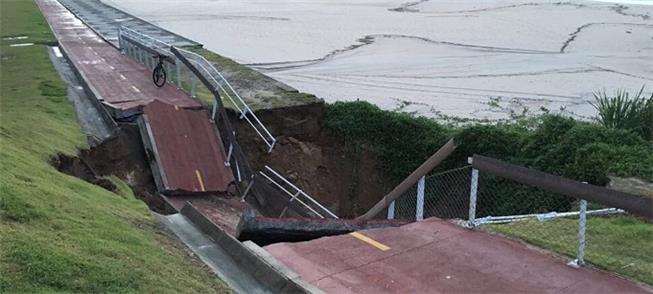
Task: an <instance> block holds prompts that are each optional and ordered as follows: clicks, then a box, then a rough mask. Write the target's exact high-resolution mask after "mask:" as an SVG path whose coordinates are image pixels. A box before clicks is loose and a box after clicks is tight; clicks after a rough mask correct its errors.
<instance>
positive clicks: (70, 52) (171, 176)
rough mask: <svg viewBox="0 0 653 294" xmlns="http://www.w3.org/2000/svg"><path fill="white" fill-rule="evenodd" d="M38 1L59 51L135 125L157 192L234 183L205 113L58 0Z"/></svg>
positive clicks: (89, 85)
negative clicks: (159, 83)
mask: <svg viewBox="0 0 653 294" xmlns="http://www.w3.org/2000/svg"><path fill="white" fill-rule="evenodd" d="M37 4H38V6H39V8H40V9H41V12H42V13H43V15H44V16H45V18H46V20H47V22H48V23H49V25H50V28H51V29H52V31H53V32H54V35H55V36H56V38H57V40H58V42H59V47H60V48H61V49H62V50H61V51H62V53H63V54H64V55H66V57H67V58H68V60H69V61H70V64H71V65H72V66H73V67H74V68H75V70H76V72H77V74H78V75H79V76H80V78H81V80H82V82H83V83H85V84H86V86H87V88H88V89H89V90H90V91H91V92H92V93H93V94H94V96H95V97H96V98H97V100H98V101H99V102H101V103H102V105H103V106H104V107H105V108H107V109H108V110H109V112H110V113H111V114H112V116H114V117H118V118H124V117H129V116H132V115H139V114H145V115H141V119H140V121H139V126H140V129H141V137H142V138H143V141H144V143H145V144H144V145H145V147H146V153H148V154H147V155H148V157H149V159H150V162H151V166H152V172H153V174H154V176H155V182H156V183H157V186H158V188H159V191H160V192H174V193H188V192H191V193H193V192H196V193H210V192H219V193H224V192H227V191H228V190H229V189H230V187H231V186H232V183H233V181H234V177H233V174H232V172H231V169H229V167H227V166H225V164H224V161H225V157H226V156H225V152H224V149H223V147H222V143H221V139H220V137H219V135H218V134H217V132H215V130H214V127H213V126H212V125H211V122H210V120H209V114H208V112H207V111H206V110H204V109H203V108H202V105H201V104H199V103H198V102H197V101H196V100H194V99H193V98H192V97H190V96H189V95H188V94H186V93H185V92H183V91H181V90H179V89H177V88H176V87H174V86H172V85H170V84H166V85H164V86H163V87H161V88H158V87H156V86H155V85H154V83H153V82H152V73H151V71H150V70H149V69H148V68H146V67H145V66H143V65H141V64H139V63H138V62H136V61H135V60H133V59H131V58H129V57H128V56H125V55H123V54H121V53H120V51H118V50H117V49H116V48H114V47H113V46H111V45H110V44H108V43H107V42H105V41H104V40H103V39H102V38H100V37H99V36H98V35H97V34H96V33H95V32H94V31H93V30H91V29H90V28H89V27H87V26H86V25H85V24H83V23H82V22H81V21H80V20H79V19H78V18H77V17H75V15H74V14H72V13H71V12H70V11H68V10H67V9H66V8H65V7H64V6H63V5H61V4H60V3H59V2H58V1H56V0H38V1H37Z"/></svg>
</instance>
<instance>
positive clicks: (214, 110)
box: [211, 97, 218, 123]
mask: <svg viewBox="0 0 653 294" xmlns="http://www.w3.org/2000/svg"><path fill="white" fill-rule="evenodd" d="M216 99H217V98H215V97H213V107H212V109H211V119H212V120H213V123H216V122H217V121H218V120H217V118H216V117H215V116H216V114H218V101H216Z"/></svg>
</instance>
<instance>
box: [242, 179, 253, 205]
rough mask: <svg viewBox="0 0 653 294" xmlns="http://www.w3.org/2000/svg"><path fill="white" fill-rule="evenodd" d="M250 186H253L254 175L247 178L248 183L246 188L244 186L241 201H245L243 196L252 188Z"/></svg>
mask: <svg viewBox="0 0 653 294" xmlns="http://www.w3.org/2000/svg"><path fill="white" fill-rule="evenodd" d="M252 186H254V175H252V178H251V179H249V184H247V188H245V191H244V192H243V196H241V197H240V201H241V202H244V201H245V197H247V194H249V190H251V189H252Z"/></svg>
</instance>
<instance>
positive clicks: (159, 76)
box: [152, 54, 168, 88]
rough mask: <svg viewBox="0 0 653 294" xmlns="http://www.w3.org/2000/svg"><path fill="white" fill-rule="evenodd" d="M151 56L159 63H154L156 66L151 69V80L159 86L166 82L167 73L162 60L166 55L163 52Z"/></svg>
mask: <svg viewBox="0 0 653 294" xmlns="http://www.w3.org/2000/svg"><path fill="white" fill-rule="evenodd" d="M152 57H154V58H157V59H158V60H159V63H158V64H157V65H156V67H154V70H153V71H152V81H153V82H154V84H155V85H156V86H157V87H159V88H161V87H163V85H165V84H166V78H167V74H166V69H165V68H164V67H163V62H164V61H165V59H166V58H168V57H167V56H165V55H163V54H158V55H154V56H152Z"/></svg>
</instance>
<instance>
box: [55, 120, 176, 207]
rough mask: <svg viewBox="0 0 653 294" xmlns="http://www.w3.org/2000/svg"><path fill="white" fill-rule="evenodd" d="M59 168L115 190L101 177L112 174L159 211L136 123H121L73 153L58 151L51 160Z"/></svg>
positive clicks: (157, 199) (161, 203)
mask: <svg viewBox="0 0 653 294" xmlns="http://www.w3.org/2000/svg"><path fill="white" fill-rule="evenodd" d="M51 164H52V165H53V166H55V167H56V168H57V169H58V170H59V171H61V172H63V173H66V174H69V175H72V176H76V177H78V178H81V179H83V180H85V181H87V182H89V183H93V184H96V185H99V186H101V187H103V188H105V189H107V190H110V191H115V190H116V187H115V185H114V184H113V183H112V182H111V181H109V180H107V179H105V178H102V177H104V176H109V175H114V176H116V177H118V178H120V179H121V180H123V181H125V182H126V183H127V184H128V185H129V186H130V187H131V188H132V190H133V191H134V195H136V197H138V198H139V199H141V200H142V201H144V202H145V203H146V204H147V205H148V206H149V207H150V209H152V210H154V211H156V212H163V211H164V209H165V205H164V202H163V200H162V199H161V197H158V196H157V195H156V186H155V185H154V180H153V178H152V173H151V172H150V167H149V165H148V163H147V159H146V156H145V151H144V150H143V146H142V142H141V137H140V134H139V133H138V127H136V126H135V125H131V124H122V125H121V126H120V129H119V130H118V131H117V132H116V134H115V135H114V136H113V137H111V138H109V139H107V140H105V141H103V142H102V143H100V144H98V145H97V146H95V147H92V148H90V149H84V150H80V152H79V155H78V156H77V157H69V156H66V155H59V156H57V157H55V158H53V159H52V160H51Z"/></svg>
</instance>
